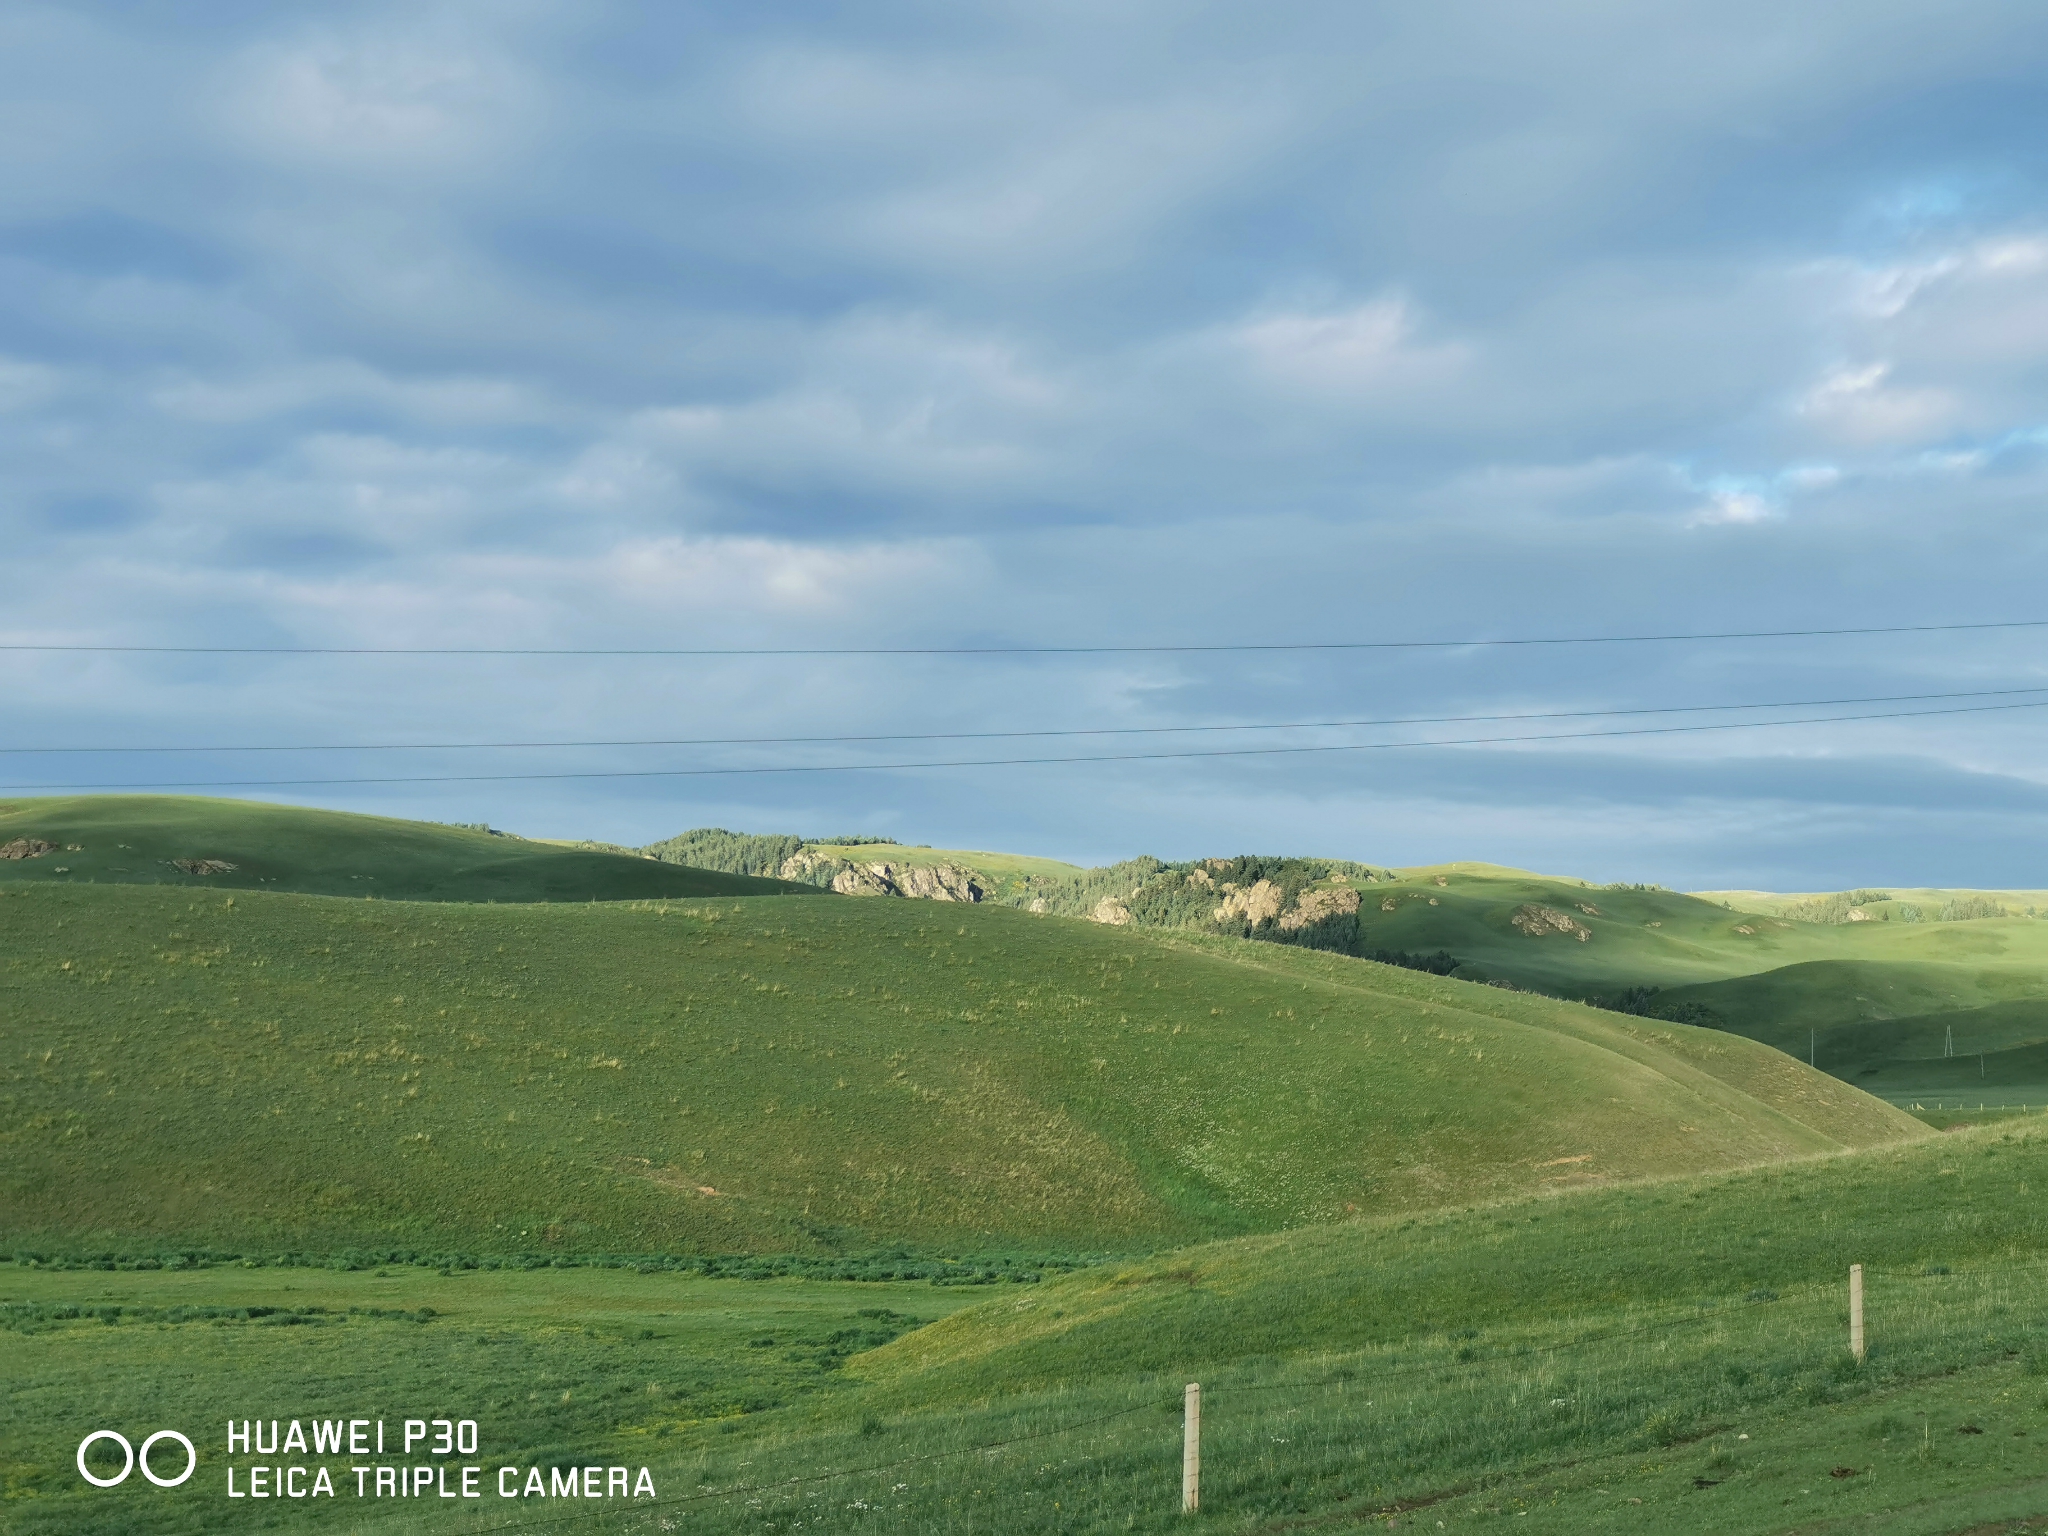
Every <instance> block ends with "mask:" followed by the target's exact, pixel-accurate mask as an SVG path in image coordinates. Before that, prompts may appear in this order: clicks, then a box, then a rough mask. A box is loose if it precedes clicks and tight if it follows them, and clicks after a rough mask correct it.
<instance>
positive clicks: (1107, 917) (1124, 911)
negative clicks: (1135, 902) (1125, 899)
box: [1088, 896, 1131, 928]
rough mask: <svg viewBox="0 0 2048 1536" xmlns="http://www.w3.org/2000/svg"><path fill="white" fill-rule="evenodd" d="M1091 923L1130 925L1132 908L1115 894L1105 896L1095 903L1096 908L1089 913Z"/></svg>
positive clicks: (1114, 926)
mask: <svg viewBox="0 0 2048 1536" xmlns="http://www.w3.org/2000/svg"><path fill="white" fill-rule="evenodd" d="M1088 921H1089V922H1091V923H1108V924H1109V925H1110V926H1111V927H1112V928H1124V927H1128V926H1129V924H1130V921H1131V909H1130V908H1129V907H1127V906H1125V905H1124V904H1123V903H1122V902H1121V901H1119V900H1117V899H1116V897H1114V896H1105V897H1103V898H1102V900H1100V901H1098V902H1097V903H1095V910H1094V911H1093V912H1090V913H1089V914H1088Z"/></svg>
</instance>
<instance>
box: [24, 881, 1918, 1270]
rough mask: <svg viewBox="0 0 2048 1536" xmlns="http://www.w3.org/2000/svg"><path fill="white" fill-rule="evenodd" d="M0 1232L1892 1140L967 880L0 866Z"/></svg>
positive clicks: (1404, 1195)
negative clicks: (906, 896) (292, 883)
mask: <svg viewBox="0 0 2048 1536" xmlns="http://www.w3.org/2000/svg"><path fill="white" fill-rule="evenodd" d="M0 989H4V990H0V1021H4V1022H0V1052H4V1054H0V1068H4V1077H0V1112H4V1119H0V1213H4V1222H5V1226H4V1229H0V1234H4V1236H6V1237H8V1238H10V1239H12V1240H14V1241H15V1242H17V1243H23V1242H50V1243H59V1244H62V1245H65V1246H68V1247H72V1248H76V1247H77V1246H78V1245H80V1244H99V1245H104V1246H107V1247H115V1248H134V1247H137V1246H145V1247H146V1246H151V1245H175V1244H194V1243H213V1244H219V1245H245V1246H246V1245H252V1244H253V1245H260V1246H264V1247H268V1248H282V1247H303V1248H317V1249H331V1248H336V1247H348V1246H352V1245H377V1244H385V1243H392V1242H406V1243H414V1244H433V1245H439V1246H442V1247H444V1248H458V1249H459V1248H469V1249H480V1250H490V1251H507V1250H511V1251H521V1250H537V1249H538V1250H545V1249H547V1248H550V1247H552V1248H554V1249H557V1250H564V1249H567V1250H575V1251H583V1252H590V1251H613V1252H646V1251H651V1250H657V1249H659V1250H668V1251H679V1250H681V1251H688V1250H703V1249H710V1250H714V1251H749V1250H751V1251H764V1250H765V1251H784V1252H787V1251H817V1250H821V1249H829V1248H832V1247H835V1246H853V1247H859V1246H862V1245H866V1244H869V1243H873V1242H878V1241H897V1240H912V1241H916V1242H919V1243H923V1244H929V1245H935V1246H944V1247H951V1248H955V1249H959V1248H980V1249H984V1250H986V1249H990V1248H994V1247H1001V1246H1005V1245H1010V1244H1020V1245H1033V1246H1046V1245H1067V1246H1069V1247H1070V1248H1080V1249H1087V1250H1097V1251H1100V1250H1111V1251H1126V1252H1128V1251H1131V1250H1132V1249H1133V1248H1150V1247H1154V1246H1157V1245H1161V1244H1165V1243H1171V1242H1178V1241H1186V1240H1189V1239H1192V1238H1199V1237H1206V1236H1214V1235H1220V1234H1224V1233H1230V1232H1248V1231H1256V1230H1265V1229H1272V1228H1277V1227H1283V1226H1289V1225H1298V1224H1301V1223H1304V1222H1311V1221H1317V1220H1326V1219H1330V1218H1332V1217H1334V1216H1340V1215H1342V1214H1344V1213H1345V1212H1346V1211H1348V1210H1361V1211H1388V1210H1400V1209H1411V1208H1417V1207H1426V1206H1432V1205H1438V1204H1442V1203H1444V1202H1447V1201H1462V1200H1474V1199H1490V1198H1498V1197H1507V1196H1512V1195H1515V1194H1518V1193H1524V1192H1528V1191H1532V1190H1542V1189H1555V1188H1559V1187H1565V1186H1568V1185H1569V1184H1572V1183H1575V1182H1583V1181H1586V1180H1606V1179H1619V1178H1632V1177H1639V1176H1649V1175H1662V1174H1671V1173H1681V1172H1689V1171H1698V1170H1704V1169H1710V1168H1725V1167H1730V1166H1736V1165H1741V1164H1747V1163H1755V1162H1762V1161H1767V1160H1771V1159H1778V1158H1785V1157H1796V1156H1801V1155H1806V1154H1812V1153H1819V1152H1825V1151H1831V1150H1836V1149H1839V1148H1841V1147H1843V1146H1852V1145H1868V1144H1873V1143H1880V1142H1884V1141H1887V1140H1892V1139H1899V1138H1903V1137H1909V1136H1912V1135H1916V1134H1923V1133H1924V1132H1923V1128H1922V1127H1920V1126H1919V1125H1918V1124H1917V1123H1916V1122H1913V1121H1911V1120H1909V1119H1908V1118H1907V1117H1904V1116H1902V1115H1898V1114H1896V1113H1895V1112H1893V1111H1891V1110H1889V1109H1887V1108H1885V1107H1884V1106H1882V1105H1880V1104H1878V1103H1877V1102H1876V1101H1874V1100H1872V1099H1869V1098H1867V1097H1865V1096H1862V1095H1860V1094H1857V1093H1854V1092H1852V1091H1849V1090H1846V1089H1844V1088H1842V1087H1841V1086H1840V1085H1838V1084H1836V1083H1834V1082H1833V1081H1832V1080H1830V1079H1828V1078H1826V1077H1824V1076H1822V1075H1819V1074H1814V1073H1809V1072H1807V1071H1806V1070H1805V1069H1804V1068H1803V1067H1800V1066H1798V1065H1797V1064H1796V1063H1793V1062H1790V1061H1789V1060H1787V1059H1786V1058H1785V1057H1783V1056H1779V1055H1776V1054H1774V1053H1771V1052H1768V1051H1765V1050H1763V1049H1762V1048H1760V1047H1757V1046H1754V1045H1752V1044H1750V1043H1749V1042H1746V1041H1740V1040H1738V1039H1735V1038H1733V1037H1730V1036H1728V1035H1725V1034H1720V1033H1717V1032H1713V1031H1701V1030H1692V1029H1687V1028H1684V1027H1682V1026H1675V1025H1661V1024H1652V1023H1649V1022H1647V1021H1639V1020H1632V1019H1624V1018H1620V1017H1618V1016H1615V1015H1606V1014H1601V1013H1598V1012H1596V1011H1592V1010H1586V1009H1582V1008H1579V1007H1576V1006H1574V1005H1569V1004H1559V1003H1554V1002H1550V1001H1548V1000H1545V999H1540V998H1534V997H1528V996H1522V995H1516V994H1511V993H1506V992H1503V991H1500V990H1498V989H1494V988H1486V987H1478V986H1472V985H1469V984H1465V983H1458V982H1451V981H1443V980H1439V979H1437V978H1433V977H1425V976H1419V975H1416V974H1414V973H1410V972H1405V971H1399V970H1394V969H1391V968H1388V967H1381V966H1375V965H1372V964H1370V963H1367V962H1361V961H1350V960H1340V959H1336V958H1334V957H1329V956H1320V955H1313V954H1308V953H1304V952H1296V951H1288V950H1282V949H1280V948H1278V947H1277V946H1270V945H1249V944H1244V943H1242V942H1225V941H1216V942H1213V943H1207V944H1191V943H1187V942H1176V941H1174V940H1171V939H1169V938H1167V937H1166V936H1163V935H1148V934H1143V933H1137V932H1133V931H1131V930H1129V929H1120V930H1117V929H1106V928H1101V927H1097V926H1095V925H1092V924H1087V923H1081V922H1072V921H1064V920H1060V919H1054V918H1034V917H1031V916H1028V915H1026V914H1023V913H1020V912H1016V911H1013V910H1007V909H998V908H987V907H983V908H959V907H949V908H938V907H935V906H933V905H931V904H927V903H921V902H898V901H884V900H872V901H850V900H821V899H818V898H816V897H811V896H806V897H800V898H799V897H778V898H768V899H762V900H755V901H722V902H717V903H709V902H692V903H666V904H661V903H641V904H617V903H613V904H597V905H593V904H576V905H559V906H544V905H529V906H453V905H430V904H422V903H400V902H379V903H365V902H360V901H356V902H349V901H337V900H332V899H323V898H315V897H302V896H292V895H280V894H270V893H256V894H244V895H240V896H238V897H236V898H235V899H233V900H232V901H230V900H229V899H227V898H225V897H223V896H219V895H214V894H211V893H197V892H188V891H181V890H172V889H152V888H147V887H125V888H124V887H110V886H96V887H92V886H87V887H69V888H60V887H51V886H48V885H42V886H31V887H28V888H17V889H16V890H15V891H13V892H12V893H11V894H7V895H5V896H0Z"/></svg>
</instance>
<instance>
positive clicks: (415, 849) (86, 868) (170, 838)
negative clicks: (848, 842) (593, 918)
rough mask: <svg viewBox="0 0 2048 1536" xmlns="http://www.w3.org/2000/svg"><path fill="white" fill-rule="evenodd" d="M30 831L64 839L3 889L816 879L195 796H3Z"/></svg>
mask: <svg viewBox="0 0 2048 1536" xmlns="http://www.w3.org/2000/svg"><path fill="white" fill-rule="evenodd" d="M17 841H20V842H28V843H32V844H53V845H55V846H54V847H53V848H52V849H51V850H50V851H49V852H47V853H44V854H41V855H40V856H36V857H30V858H8V859H0V889H4V888H7V887H20V886H50V885H57V886H65V885H94V884H98V885H109V884H112V885H159V886H169V887H172V888H175V889H188V890H198V889H204V890H227V891H297V892H301V893H311V894H319V895H327V896H350V897H356V898H361V897H365V896H369V897H375V898H379V899H382V900H387V901H462V902H492V901H500V902H533V901H622V900H633V899H647V898H661V897H669V898H676V897H690V896H758V895H764V894H768V893H773V892H780V891H802V890H808V889H809V887H807V886H796V885H789V884H785V883H783V882H781V881H777V880H758V879H750V878H748V877H746V876H743V875H727V874H718V873H715V872H713V871H711V870H703V869H689V868H684V867H681V866H678V865H673V864H660V863H656V862H655V861H654V860H652V859H642V858H634V857H628V856H622V855H620V854H615V853H602V852H593V851H589V850H584V849H575V848H564V847H558V846H555V845H552V844H546V843H535V842H528V841H526V840H524V839H521V838H508V837H504V836H498V835H493V834H491V833H485V832H475V831H470V830H468V829H465V828H460V827H443V826H436V825H433V824H432V823H428V822H417V821H393V820H390V819H387V818H384V817H378V816H355V815H349V814H347V813H344V812H340V811H320V810H308V809H305V808H302V807H298V806H280V805H263V804H259V803H256V802H253V801H240V800H206V799H198V798H194V797H192V796H185V795H79V796H72V797H67V798H62V799H26V800H25V799H11V800H6V801H0V846H4V845H8V844H13V843H16V842H17ZM181 860H182V861H184V862H183V863H180V862H179V861H181ZM195 866H196V867H195Z"/></svg>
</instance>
